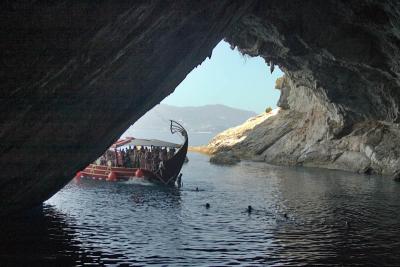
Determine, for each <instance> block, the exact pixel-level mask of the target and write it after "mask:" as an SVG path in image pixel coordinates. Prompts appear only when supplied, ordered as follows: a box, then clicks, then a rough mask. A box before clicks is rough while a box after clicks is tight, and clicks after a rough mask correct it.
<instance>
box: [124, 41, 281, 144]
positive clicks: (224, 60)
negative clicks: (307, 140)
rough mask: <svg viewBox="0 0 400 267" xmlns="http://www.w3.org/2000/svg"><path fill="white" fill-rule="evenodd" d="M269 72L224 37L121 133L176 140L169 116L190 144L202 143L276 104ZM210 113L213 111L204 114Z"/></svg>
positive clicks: (277, 92) (261, 62)
mask: <svg viewBox="0 0 400 267" xmlns="http://www.w3.org/2000/svg"><path fill="white" fill-rule="evenodd" d="M282 75H283V72H282V71H281V70H280V69H279V67H276V68H275V70H274V71H273V72H272V71H271V70H270V68H269V67H268V66H267V64H266V63H265V61H264V59H263V58H261V57H259V56H254V57H250V56H248V55H245V54H242V53H241V52H240V51H239V50H238V49H237V48H233V47H231V45H230V44H229V43H227V42H226V41H225V40H222V41H220V42H219V43H218V44H217V45H216V47H215V48H214V49H213V52H212V55H211V57H209V58H206V59H205V60H204V61H203V62H202V63H201V64H200V65H199V66H197V67H196V68H194V69H193V70H192V71H191V72H190V73H189V74H188V75H187V76H186V78H185V79H184V80H183V81H182V82H181V83H180V84H179V85H178V86H177V87H176V88H175V90H174V92H172V93H171V94H170V95H168V96H167V97H166V98H165V99H163V100H162V101H161V102H160V104H158V105H156V106H155V107H153V108H152V109H151V110H150V111H148V112H147V113H146V114H144V115H143V116H142V117H141V118H140V119H139V120H137V121H136V122H135V123H134V124H133V125H131V126H130V127H129V128H128V129H127V130H126V131H125V132H124V133H123V134H122V136H121V138H125V137H128V136H135V137H138V138H155V139H157V138H162V139H165V140H169V141H172V142H177V141H179V140H178V139H179V138H178V137H177V136H175V135H172V136H171V135H170V134H169V131H168V129H167V127H166V125H167V123H168V120H169V119H174V120H177V121H179V122H181V123H182V124H183V125H184V126H186V127H187V128H188V129H187V130H188V131H189V135H190V145H192V146H199V145H206V144H207V143H208V142H209V141H210V140H211V139H212V138H213V137H214V136H215V135H217V134H218V133H220V132H222V131H224V130H226V129H227V128H231V127H235V126H238V125H240V124H242V123H243V122H245V121H246V120H247V119H249V118H251V117H254V116H256V115H259V114H261V113H264V112H266V111H270V110H273V109H276V108H277V102H278V100H279V98H280V90H278V89H276V88H275V83H276V80H277V79H278V78H280V77H282ZM210 114H213V115H214V116H210Z"/></svg>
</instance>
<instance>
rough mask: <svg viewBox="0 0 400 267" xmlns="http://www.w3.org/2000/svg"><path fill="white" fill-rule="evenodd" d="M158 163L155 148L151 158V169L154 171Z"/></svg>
mask: <svg viewBox="0 0 400 267" xmlns="http://www.w3.org/2000/svg"><path fill="white" fill-rule="evenodd" d="M159 165H160V158H159V156H158V151H157V149H155V151H154V153H153V159H152V168H151V169H152V170H153V171H156V170H157V168H158V166H159Z"/></svg>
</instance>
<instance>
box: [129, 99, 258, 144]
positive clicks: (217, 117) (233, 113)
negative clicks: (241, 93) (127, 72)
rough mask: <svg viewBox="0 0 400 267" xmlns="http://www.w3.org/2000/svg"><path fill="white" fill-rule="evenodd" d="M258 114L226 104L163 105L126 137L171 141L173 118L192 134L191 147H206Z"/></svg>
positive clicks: (148, 113) (190, 137) (140, 120)
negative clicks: (229, 129) (221, 135)
mask: <svg viewBox="0 0 400 267" xmlns="http://www.w3.org/2000/svg"><path fill="white" fill-rule="evenodd" d="M255 115H257V114H256V113H255V112H252V111H246V110H241V109H236V108H231V107H227V106H224V105H206V106H200V107H176V106H170V105H165V104H160V105H157V106H155V107H154V108H153V109H152V110H150V111H149V112H147V113H146V114H145V115H144V116H143V117H142V118H140V119H139V120H138V121H137V122H136V123H135V124H134V125H132V126H131V127H130V128H129V129H128V130H127V131H126V132H125V133H124V135H123V136H135V137H142V138H160V139H161V138H162V139H166V140H171V136H170V134H169V128H168V127H169V121H168V120H169V119H173V120H176V121H177V122H179V123H181V124H182V125H183V126H184V127H185V128H186V129H187V131H188V132H189V141H190V145H203V144H207V142H208V141H209V140H210V139H211V138H212V137H214V136H215V135H216V134H218V133H220V132H222V131H224V130H226V129H228V128H231V127H233V126H236V125H239V124H242V123H243V122H244V121H246V120H247V119H248V118H250V117H253V116H255ZM171 141H172V140H171Z"/></svg>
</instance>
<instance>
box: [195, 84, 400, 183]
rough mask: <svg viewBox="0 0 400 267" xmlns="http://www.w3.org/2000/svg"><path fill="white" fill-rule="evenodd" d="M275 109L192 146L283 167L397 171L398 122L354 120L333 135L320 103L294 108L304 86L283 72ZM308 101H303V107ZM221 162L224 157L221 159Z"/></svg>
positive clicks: (395, 173) (394, 173) (399, 151)
mask: <svg viewBox="0 0 400 267" xmlns="http://www.w3.org/2000/svg"><path fill="white" fill-rule="evenodd" d="M283 79H284V80H283V81H282V80H281V81H279V82H278V83H277V87H278V89H280V90H282V91H283V92H282V94H281V99H280V101H279V105H280V106H281V107H280V108H278V109H275V110H273V111H272V112H270V113H263V114H260V115H258V116H256V117H253V118H251V119H249V120H248V121H246V122H245V123H244V124H242V125H239V126H237V127H234V128H230V129H228V130H226V131H224V132H222V133H220V134H218V135H217V136H216V137H214V138H213V139H212V140H211V141H210V143H209V144H208V145H207V146H204V147H198V148H195V149H192V150H195V151H199V152H203V153H208V154H211V155H212V157H211V160H212V161H214V162H217V163H218V160H216V161H215V158H217V159H218V158H220V157H221V154H222V155H223V158H225V159H226V158H229V157H234V158H238V159H245V160H255V161H264V162H266V163H270V164H277V165H286V166H307V167H319V168H328V169H338V170H346V171H351V172H357V173H365V174H381V175H390V176H393V177H394V178H395V177H397V176H399V175H398V174H399V169H400V148H399V147H398V146H396V145H395V144H396V143H398V140H400V124H397V123H390V122H385V121H378V120H365V121H362V122H359V123H355V124H354V125H352V126H351V128H350V129H349V130H348V133H347V134H344V135H343V136H335V135H333V134H332V133H331V132H332V125H331V124H330V122H329V119H326V118H325V114H324V113H325V111H324V109H323V108H322V107H323V106H321V105H318V103H317V102H314V103H310V102H309V103H308V104H309V105H310V104H312V105H314V109H313V110H312V111H309V112H307V111H306V110H301V109H300V108H299V107H305V106H307V103H302V104H301V103H300V105H299V100H301V99H302V98H303V99H305V98H304V96H305V94H306V93H307V90H306V88H303V89H301V88H300V89H299V87H296V90H292V89H293V87H291V86H293V83H292V82H291V81H289V78H288V77H287V76H285V77H284V78H283ZM309 105H308V106H309ZM221 163H222V164H223V163H224V161H221Z"/></svg>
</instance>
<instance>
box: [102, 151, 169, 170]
mask: <svg viewBox="0 0 400 267" xmlns="http://www.w3.org/2000/svg"><path fill="white" fill-rule="evenodd" d="M174 155H175V148H166V147H156V146H150V147H144V146H141V147H140V148H139V147H136V146H134V147H131V146H129V147H127V148H124V149H114V151H112V150H107V152H106V153H105V154H104V155H102V156H101V157H100V159H99V160H100V162H98V163H99V164H100V165H107V166H112V167H125V168H142V169H146V170H151V171H156V170H158V169H159V168H160V165H161V166H162V165H163V163H164V162H165V161H166V160H168V159H170V158H171V157H173V156H174Z"/></svg>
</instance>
